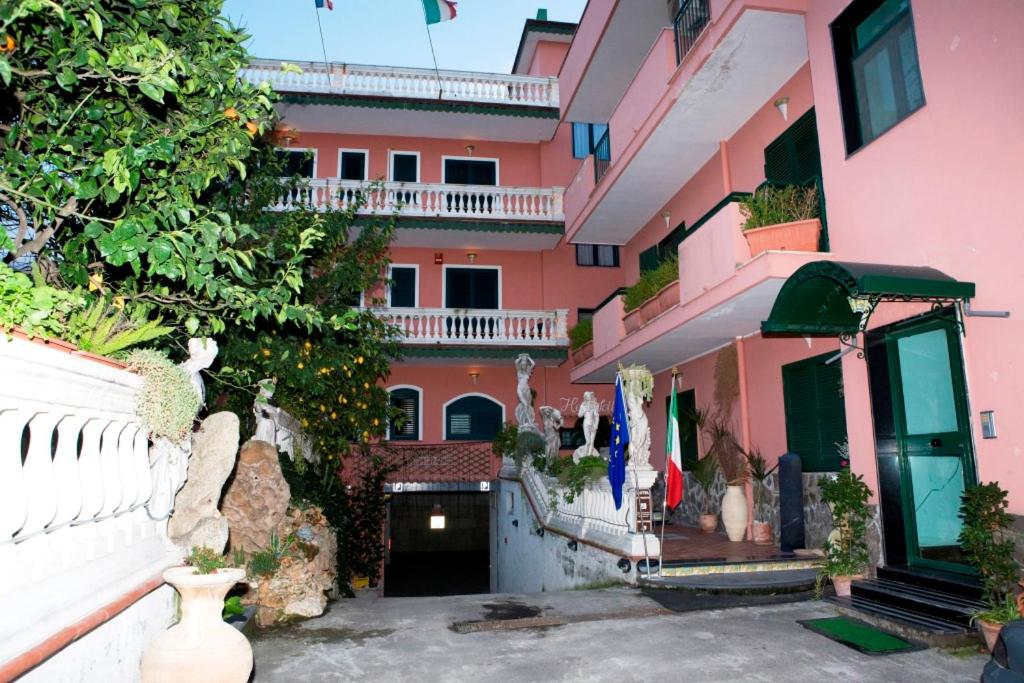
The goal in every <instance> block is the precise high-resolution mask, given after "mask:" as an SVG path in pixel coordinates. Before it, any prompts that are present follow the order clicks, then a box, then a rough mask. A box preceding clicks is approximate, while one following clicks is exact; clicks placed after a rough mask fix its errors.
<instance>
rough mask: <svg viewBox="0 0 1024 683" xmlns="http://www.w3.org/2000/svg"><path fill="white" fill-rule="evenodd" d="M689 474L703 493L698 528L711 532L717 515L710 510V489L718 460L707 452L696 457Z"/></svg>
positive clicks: (715, 475)
mask: <svg viewBox="0 0 1024 683" xmlns="http://www.w3.org/2000/svg"><path fill="white" fill-rule="evenodd" d="M691 474H692V475H693V480H694V481H695V482H697V485H698V486H700V490H701V493H702V494H703V495H702V496H701V514H700V530H701V531H703V532H704V533H706V534H710V533H713V532H714V531H715V529H717V528H718V515H716V514H713V513H712V512H711V490H712V488H714V486H715V479H716V478H717V477H718V460H716V459H715V456H714V454H713V453H708V454H707V455H705V456H704V457H703V458H700V459H698V460H697V462H696V463H695V464H694V465H693V470H692V471H691Z"/></svg>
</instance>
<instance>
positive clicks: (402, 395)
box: [388, 387, 420, 441]
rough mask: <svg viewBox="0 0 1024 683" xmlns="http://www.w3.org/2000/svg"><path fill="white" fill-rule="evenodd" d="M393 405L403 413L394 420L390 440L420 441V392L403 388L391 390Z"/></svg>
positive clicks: (410, 388)
mask: <svg viewBox="0 0 1024 683" xmlns="http://www.w3.org/2000/svg"><path fill="white" fill-rule="evenodd" d="M390 393H391V405H392V407H394V408H398V410H400V411H401V415H400V417H398V418H396V419H394V420H392V422H391V425H390V429H389V430H388V438H389V439H391V440H392V441H419V440H420V390H419V389H414V388H412V387H401V388H396V389H392V390H391V392H390Z"/></svg>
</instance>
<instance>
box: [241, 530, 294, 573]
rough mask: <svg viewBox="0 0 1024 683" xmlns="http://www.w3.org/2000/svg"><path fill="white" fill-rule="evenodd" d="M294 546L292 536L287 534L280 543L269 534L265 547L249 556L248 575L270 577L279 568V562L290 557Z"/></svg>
mask: <svg viewBox="0 0 1024 683" xmlns="http://www.w3.org/2000/svg"><path fill="white" fill-rule="evenodd" d="M294 545H295V537H294V536H292V535H290V534H289V535H288V537H287V538H285V539H284V540H283V541H282V540H281V538H280V537H279V536H278V535H277V534H276V533H271V534H270V543H269V544H268V545H267V547H266V548H264V549H263V550H257V551H256V552H254V553H253V554H252V555H250V556H249V565H248V569H249V575H250V576H271V575H272V574H273V573H274V572H276V571H277V570H278V568H279V567H280V566H281V560H283V559H284V558H286V557H288V556H289V555H291V553H292V547H293V546H294Z"/></svg>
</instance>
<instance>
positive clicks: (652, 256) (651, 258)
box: [640, 245, 661, 273]
mask: <svg viewBox="0 0 1024 683" xmlns="http://www.w3.org/2000/svg"><path fill="white" fill-rule="evenodd" d="M659 263H661V259H660V258H659V257H658V246H657V245H654V246H653V247H651V248H650V249H644V250H643V251H641V252H640V272H641V273H646V272H647V271H649V270H654V269H655V268H657V267H658V264H659Z"/></svg>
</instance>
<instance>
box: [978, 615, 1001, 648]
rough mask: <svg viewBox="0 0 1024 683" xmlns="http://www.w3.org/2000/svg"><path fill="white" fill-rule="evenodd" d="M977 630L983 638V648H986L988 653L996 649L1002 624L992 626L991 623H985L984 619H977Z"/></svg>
mask: <svg viewBox="0 0 1024 683" xmlns="http://www.w3.org/2000/svg"><path fill="white" fill-rule="evenodd" d="M976 623H977V624H978V630H979V631H981V635H982V636H984V638H985V647H987V648H988V651H989V652H992V650H994V649H995V647H996V639H997V638H998V637H999V632H1000V631H1002V630H1003V625H1002V624H993V623H992V622H991V621H985V620H984V619H977V620H976Z"/></svg>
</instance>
